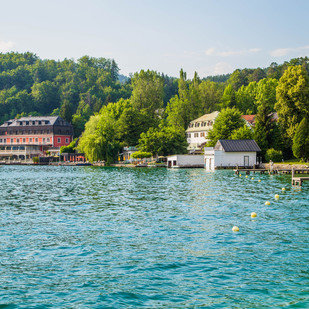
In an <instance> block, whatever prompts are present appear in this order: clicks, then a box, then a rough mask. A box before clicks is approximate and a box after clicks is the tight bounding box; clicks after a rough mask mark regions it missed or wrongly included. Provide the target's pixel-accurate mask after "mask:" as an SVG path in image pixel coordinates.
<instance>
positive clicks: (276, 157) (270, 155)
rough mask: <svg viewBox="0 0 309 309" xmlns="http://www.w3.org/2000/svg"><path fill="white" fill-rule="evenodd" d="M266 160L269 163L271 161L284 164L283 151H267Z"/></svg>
mask: <svg viewBox="0 0 309 309" xmlns="http://www.w3.org/2000/svg"><path fill="white" fill-rule="evenodd" d="M265 159H266V162H269V161H270V160H272V161H273V162H282V159H283V156H282V151H281V150H276V149H274V148H270V149H267V151H266V155H265Z"/></svg>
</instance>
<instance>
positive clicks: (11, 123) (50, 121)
mask: <svg viewBox="0 0 309 309" xmlns="http://www.w3.org/2000/svg"><path fill="white" fill-rule="evenodd" d="M24 121H29V122H30V121H41V122H42V123H41V124H40V125H64V126H71V124H70V123H68V122H67V121H65V120H63V119H62V118H61V117H59V116H28V117H21V118H19V119H11V120H8V121H5V122H4V124H2V125H1V127H17V126H20V122H24ZM46 121H47V123H46ZM36 125H37V123H36Z"/></svg>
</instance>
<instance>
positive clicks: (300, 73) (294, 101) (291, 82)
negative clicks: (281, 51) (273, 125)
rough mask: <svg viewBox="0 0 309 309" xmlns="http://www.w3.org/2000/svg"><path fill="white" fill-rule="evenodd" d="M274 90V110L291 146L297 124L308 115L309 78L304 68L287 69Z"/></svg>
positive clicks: (293, 67) (292, 67)
mask: <svg viewBox="0 0 309 309" xmlns="http://www.w3.org/2000/svg"><path fill="white" fill-rule="evenodd" d="M276 90H277V96H276V97H277V103H276V104H275V109H276V110H277V113H278V117H279V123H280V124H281V125H282V127H283V129H284V130H285V132H286V136H287V138H288V143H289V144H290V145H291V144H292V140H293V138H294V135H295V132H296V129H297V127H298V124H299V123H300V122H301V120H302V119H303V117H304V116H308V115H309V78H308V75H307V72H306V70H305V68H304V67H302V66H300V65H298V66H290V67H288V68H287V69H286V71H285V72H284V73H283V75H282V77H281V78H280V80H279V83H278V86H277V89H276Z"/></svg>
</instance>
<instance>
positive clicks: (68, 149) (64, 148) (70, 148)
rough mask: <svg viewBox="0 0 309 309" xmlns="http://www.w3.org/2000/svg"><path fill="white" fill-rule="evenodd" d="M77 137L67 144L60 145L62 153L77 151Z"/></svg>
mask: <svg viewBox="0 0 309 309" xmlns="http://www.w3.org/2000/svg"><path fill="white" fill-rule="evenodd" d="M76 140H77V139H76V138H75V139H74V140H73V141H72V142H71V143H70V144H69V145H67V146H61V147H60V153H74V152H75V149H76V147H75V145H76Z"/></svg>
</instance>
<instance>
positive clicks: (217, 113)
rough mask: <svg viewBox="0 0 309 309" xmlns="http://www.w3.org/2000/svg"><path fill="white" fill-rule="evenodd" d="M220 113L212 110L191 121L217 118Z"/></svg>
mask: <svg viewBox="0 0 309 309" xmlns="http://www.w3.org/2000/svg"><path fill="white" fill-rule="evenodd" d="M218 115H219V112H212V113H211V114H205V115H203V116H201V117H199V118H197V119H195V120H192V121H190V123H193V122H202V121H208V120H215V119H216V118H217V116H218Z"/></svg>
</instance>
